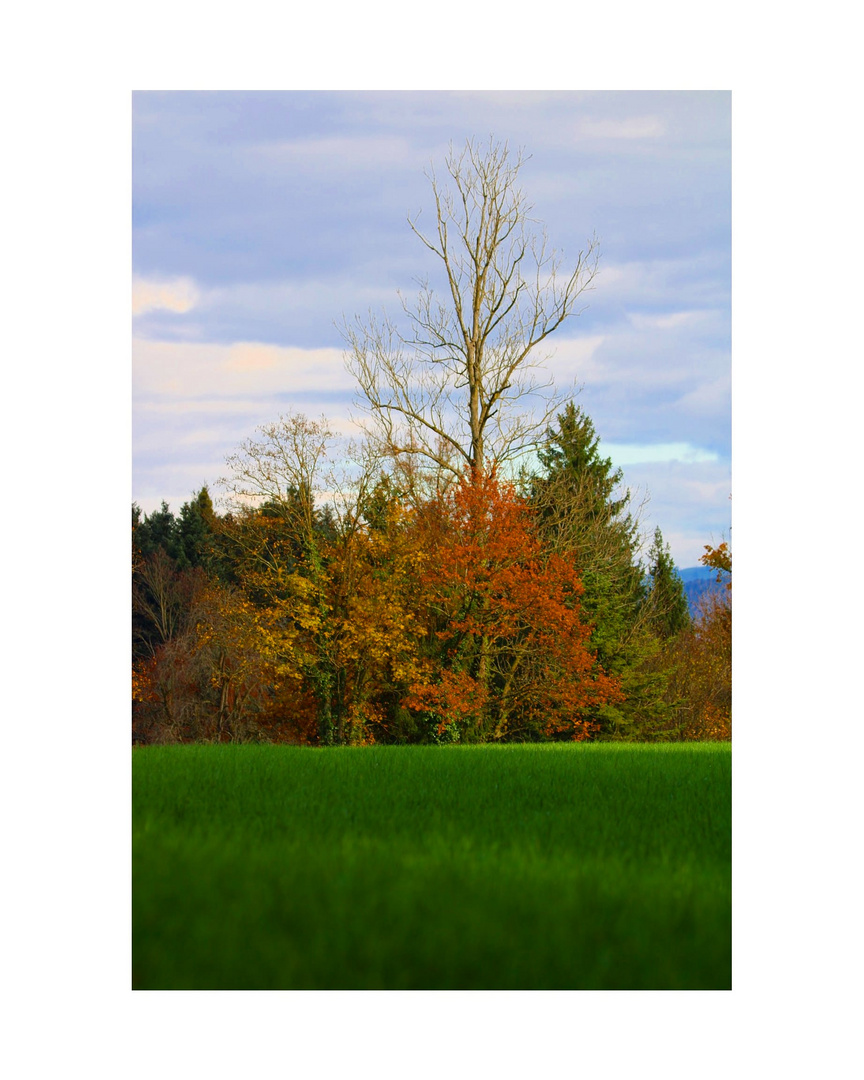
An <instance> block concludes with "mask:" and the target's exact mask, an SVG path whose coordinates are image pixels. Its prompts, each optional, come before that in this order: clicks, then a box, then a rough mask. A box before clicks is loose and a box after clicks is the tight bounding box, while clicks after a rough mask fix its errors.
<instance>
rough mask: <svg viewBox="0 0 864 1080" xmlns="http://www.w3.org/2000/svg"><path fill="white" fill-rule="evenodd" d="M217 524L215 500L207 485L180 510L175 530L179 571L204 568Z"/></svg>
mask: <svg viewBox="0 0 864 1080" xmlns="http://www.w3.org/2000/svg"><path fill="white" fill-rule="evenodd" d="M216 523H217V515H216V511H215V510H214V509H213V500H212V499H211V498H210V492H209V491H208V490H207V485H206V484H205V485H204V487H202V488H201V490H200V491H199V492H198V494H197V495H196V496H195V498H194V499H192V500H191V502H187V503H184V504H183V505H182V506H181V508H180V517H179V519H178V521H177V523H176V528H175V536H176V540H175V548H176V552H177V554H176V559H177V566H178V568H179V569H181V570H183V569H185V568H186V567H187V566H203V565H205V564H206V563H207V561H208V556H209V555H210V551H211V547H212V540H213V532H214V530H215V528H216Z"/></svg>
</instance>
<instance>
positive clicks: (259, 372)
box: [132, 338, 354, 404]
mask: <svg viewBox="0 0 864 1080" xmlns="http://www.w3.org/2000/svg"><path fill="white" fill-rule="evenodd" d="M132 381H133V388H134V394H135V396H136V398H137V399H138V400H140V401H148V400H150V401H152V400H153V399H159V398H161V397H167V398H168V399H169V400H170V401H171V402H172V403H176V402H177V401H179V400H183V399H185V400H186V401H195V402H202V401H206V400H208V399H214V398H220V399H222V400H223V402H225V403H226V404H227V403H229V402H230V401H231V399H236V398H249V397H261V396H272V395H276V394H280V395H283V394H285V393H286V392H291V391H315V390H319V391H320V390H321V389H322V388H326V389H327V390H328V391H331V392H332V391H338V390H342V391H348V390H350V389H353V387H354V380H353V379H352V377H351V376H350V375H349V374H348V373H347V372H346V371H345V367H344V363H343V359H342V351H341V350H340V349H332V348H323V349H300V348H293V347H285V346H279V345H268V344H265V343H261V342H255V341H241V342H237V343H235V344H233V345H224V344H211V343H204V342H185V341H147V340H143V339H141V338H136V339H134V340H133V343H132Z"/></svg>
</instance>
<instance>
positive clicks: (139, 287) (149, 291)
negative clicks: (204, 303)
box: [132, 277, 201, 315]
mask: <svg viewBox="0 0 864 1080" xmlns="http://www.w3.org/2000/svg"><path fill="white" fill-rule="evenodd" d="M200 297H201V293H200V291H199V289H198V287H197V286H196V285H195V282H194V281H193V280H192V279H191V278H188V277H178V278H172V279H170V280H165V281H157V280H155V279H153V278H149V279H148V278H142V277H133V279H132V314H133V315H143V314H144V313H145V312H147V311H174V312H176V313H177V314H179V315H185V314H186V312H187V311H191V310H192V308H194V307H195V306H196V304H197V303H198V301H199V300H200Z"/></svg>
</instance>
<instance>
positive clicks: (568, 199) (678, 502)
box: [132, 91, 731, 567]
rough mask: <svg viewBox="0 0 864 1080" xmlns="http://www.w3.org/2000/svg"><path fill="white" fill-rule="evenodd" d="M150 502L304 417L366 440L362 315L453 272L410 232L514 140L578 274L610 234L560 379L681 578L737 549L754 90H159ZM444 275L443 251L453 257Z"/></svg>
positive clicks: (145, 233) (146, 391) (135, 381)
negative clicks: (357, 373) (739, 326)
mask: <svg viewBox="0 0 864 1080" xmlns="http://www.w3.org/2000/svg"><path fill="white" fill-rule="evenodd" d="M132 113H133V133H132V154H133V160H132V187H133V212H132V223H133V233H132V256H133V273H132V337H133V340H132V358H133V366H132V389H133V418H132V440H133V490H132V497H133V501H135V502H137V503H138V504H139V505H140V506H141V507H142V509H143V510H144V511H145V512H146V513H150V512H152V511H153V510H154V509H156V508H157V507H158V506H159V505H160V503H161V502H162V500H163V499H164V500H165V501H167V502H168V503H169V505H170V506H171V508H172V509H173V510H174V511H175V512H177V511H179V509H180V506H181V505H182V503H183V502H185V501H187V500H188V499H189V498H190V497H191V496H192V495H193V494H194V493H195V492H196V491H197V490H198V489H199V488H200V487H201V486H202V485H203V484H205V483H206V484H208V485H209V487H210V490H211V493H212V494H213V495H214V497H215V498H217V499H218V497H219V494H220V492H219V488H218V486H217V480H218V478H219V477H220V476H221V475H224V473H225V468H224V463H225V458H226V457H227V455H228V454H230V453H231V452H232V451H233V450H234V449H236V447H237V446H238V445H239V444H240V443H241V442H242V441H243V440H245V439H247V438H250V437H253V436H254V435H255V429H256V428H257V427H258V426H259V425H261V424H264V423H267V422H269V421H271V420H275V419H276V418H277V417H278V416H279V414H280V413H286V412H289V411H299V412H302V413H305V414H307V415H309V416H313V417H318V416H320V415H322V414H324V415H326V416H327V417H328V419H329V420H330V421H331V425H332V426H333V427H334V428H335V429H336V430H338V431H340V432H349V431H350V430H351V428H352V423H353V421H352V417H354V418H356V417H357V416H358V415H359V414H358V410H357V409H356V407H354V406H353V404H352V403H353V401H354V398H355V396H356V386H355V384H354V381H353V379H352V377H351V376H350V375H349V374H348V373H347V371H346V370H345V367H344V362H343V354H344V348H345V344H344V341H343V339H342V337H341V335H340V333H339V330H338V325H337V324H338V323H339V322H340V321H341V319H342V318H344V317H347V318H349V319H350V318H352V317H353V316H354V315H357V314H359V315H363V314H365V313H366V312H367V311H369V310H370V309H373V310H377V311H380V310H381V309H382V308H384V309H386V310H388V311H391V312H395V311H396V310H397V309H398V305H399V301H398V295H397V293H398V292H399V291H401V292H402V293H404V294H406V295H408V296H410V295H412V294H413V293H414V292H416V291H417V279H418V278H423V277H425V276H427V275H430V274H433V273H434V272H435V269H436V268H435V266H434V265H433V263H434V257H433V256H431V255H430V254H429V252H428V251H426V250H425V249H424V248H423V246H422V244H421V243H420V242H419V241H418V239H417V238H416V237H415V236H414V234H413V233H412V231H411V229H410V228H409V226H408V221H407V219H408V216H409V215H411V216H413V215H415V214H416V213H417V212H418V211H419V212H420V213H421V222H422V221H423V220H426V221H431V220H434V217H433V216H432V202H431V192H430V186H429V181H428V178H427V176H426V175H425V174H426V173H427V172H428V170H429V168H430V166H433V167H437V168H438V170H439V172H440V170H441V167H442V164H443V159H444V157H445V155H446V153H447V149H448V146H449V144H450V143H451V142H452V143H454V144H456V145H457V146H458V145H460V144H464V142H465V140H466V139H467V138H480V139H486V138H488V137H489V136H490V135H491V136H494V137H495V138H496V139H498V140H502V141H506V142H507V143H508V145H509V146H510V147H511V150H513V151H515V150H517V149H519V148H522V149H524V152H525V154H526V157H527V158H528V160H527V161H526V164H525V165H524V167H523V169H522V170H521V173H520V182H521V186H522V188H523V189H524V191H525V194H526V196H527V198H528V200H529V202H530V203H531V204H532V205H533V211H532V216H533V217H534V218H536V219H538V220H539V221H540V222H542V223H543V224H544V225H545V227H546V230H547V232H548V235H549V239H550V241H551V243H552V245H553V246H554V247H555V248H556V249H558V250H559V251H561V252H562V253H563V255H564V257H565V262H566V261H567V260H568V259H569V260H571V261H573V260H575V258H576V256H577V255H578V253H579V251H580V250H582V249H584V248H585V246H586V243H587V242H588V240H589V239H590V238H591V237H592V236H595V235H596V237H597V238H598V240H599V247H600V253H601V260H600V273H599V275H598V277H597V279H596V282H595V286H594V288H593V289H592V291H591V292H590V293H587V294H586V295H585V297H584V300H585V305H586V306H585V309H584V310H582V311H581V313H580V314H579V315H578V317H576V318H573V319H571V320H569V321H568V322H567V323H565V324H564V326H562V328H561V329H560V330H559V331H558V332H557V333H556V334H555V335H554V336H553V337H552V338H550V339H549V340H548V342H546V343H544V345H548V348H546V349H545V350H544V355H545V356H547V360H546V367H547V369H548V372H549V374H550V375H551V377H552V378H553V380H554V382H555V385H556V387H557V388H558V389H559V390H564V391H566V392H567V393H568V395H570V394H572V396H573V397H574V400H575V401H576V403H577V404H579V405H581V406H582V408H583V409H584V410H585V411H586V412H587V414H588V415H589V416H590V417H591V419H592V420H593V422H594V425H595V428H596V431H597V434H598V435H599V437H600V440H601V446H600V448H601V452H602V453H603V454H604V455H606V456H609V457H611V458H612V460H613V462H614V463H615V464H616V465H617V466H620V467H621V468H622V469H623V472H624V481H625V483H626V484H627V486H629V487H630V488H631V489H632V490H633V492H634V502H635V503H638V504H639V505H642V507H643V509H642V525H643V531H644V533H645V535H646V536H648V535H650V534H651V533H653V530H654V528H655V526H658V525H659V526H660V528H661V530H662V532H663V536H664V539H665V540H666V541H667V542H668V543H669V545H670V547H671V550H672V554H673V556H674V558H675V561H676V563H677V564H678V565H679V566H681V567H688V566H693V565H696V564H697V562H698V559H699V556H700V555H701V554H702V552H703V549H704V545H705V544H708V543H719V542H720V541H721V540H722V539H728V538H729V529H730V520H731V502H730V498H731V479H730V462H731V445H730V443H731V416H730V411H731V392H730V390H731V357H730V352H731V303H730V301H731V281H730V276H731V131H730V126H731V125H730V121H731V94H730V93H728V92H726V91H716V92H715V91H670V92H657V91H652V92H642V91H621V92H608V91H606V92H596V93H582V92H527V91H525V92H479V91H473V92H453V91H435V92H432V91H429V92H425V91H415V92H403V91H386V92H385V91H381V92H378V91H366V92H341V91H340V92H335V91H334V92H329V91H310V92H304V91H288V92H249V93H238V92H210V93H202V92H137V93H135V94H133V109H132ZM430 260H432V261H431V262H430Z"/></svg>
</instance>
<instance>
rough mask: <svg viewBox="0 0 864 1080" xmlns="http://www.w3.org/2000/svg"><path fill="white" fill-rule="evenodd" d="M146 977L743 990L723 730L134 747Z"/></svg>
mask: <svg viewBox="0 0 864 1080" xmlns="http://www.w3.org/2000/svg"><path fill="white" fill-rule="evenodd" d="M132 757H133V985H134V987H135V988H137V989H142V990H147V989H153V990H159V989H177V990H181V989H201V990H204V989H214V990H216V989H249V990H257V989H261V990H270V989H273V990H276V989H369V990H372V989H388V990H389V989H392V990H397V989H418V990H420V989H441V990H457V989H459V990H497V989H501V990H503V989H516V990H518V989H562V990H563V989H585V990H591V989H608V990H615V989H646V990H647V989H728V988H730V986H731V749H730V746H729V744H728V743H702V744H699V743H697V744H692V743H691V744H677V745H666V746H657V745H654V746H646V745H633V744H629V745H626V744H610V743H606V744H587V745H586V744H583V745H567V746H565V745H560V744H558V745H539V746H536V745H535V746H524V745H523V746H492V747H489V746H485V747H481V746H478V747H361V748H353V749H348V748H346V749H310V748H294V747H280V746H254V745H245V746H225V745H223V746H154V747H142V748H137V749H135V750H134V751H133V756H132Z"/></svg>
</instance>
